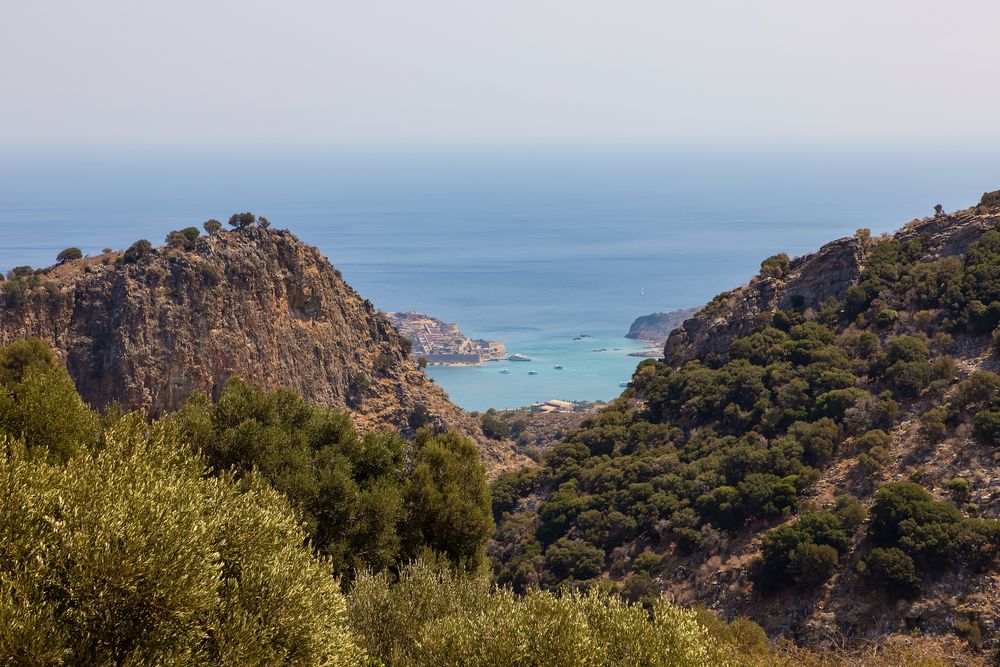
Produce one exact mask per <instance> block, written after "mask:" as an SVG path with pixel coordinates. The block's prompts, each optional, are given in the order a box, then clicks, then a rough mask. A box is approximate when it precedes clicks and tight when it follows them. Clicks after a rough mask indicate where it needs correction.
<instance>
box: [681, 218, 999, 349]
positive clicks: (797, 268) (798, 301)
mask: <svg viewBox="0 0 1000 667" xmlns="http://www.w3.org/2000/svg"><path fill="white" fill-rule="evenodd" d="M991 225H992V221H991V219H990V218H989V217H988V216H985V215H980V214H977V213H976V212H975V210H974V209H969V210H966V211H959V212H957V213H954V214H951V215H941V216H935V217H931V218H924V219H923V220H914V221H913V222H911V223H910V224H909V225H907V226H906V227H905V228H903V229H902V230H901V231H899V232H897V233H896V238H899V239H901V240H906V239H908V238H912V237H914V236H916V235H927V236H928V237H929V238H930V252H929V255H928V259H935V258H939V257H944V256H948V255H957V254H961V253H963V252H964V251H965V248H966V247H968V245H969V244H970V243H972V242H973V241H975V240H976V239H978V238H979V237H980V236H981V235H982V233H983V232H984V231H985V230H986V229H988V228H989V227H990V226H991ZM870 247H871V244H870V243H869V242H868V241H867V240H866V239H865V238H863V237H857V236H855V237H851V238H843V239H838V240H836V241H833V242H831V243H827V244H826V245H824V246H823V247H822V248H820V249H819V250H818V251H817V252H815V253H812V254H809V255H805V256H803V257H798V258H796V259H793V260H791V262H790V263H789V265H788V270H787V271H786V272H785V273H784V275H782V276H781V277H773V276H766V275H763V274H760V275H757V276H755V277H754V278H753V279H751V280H750V282H749V283H748V284H746V285H743V286H742V287H737V288H736V289H734V290H731V291H729V292H723V293H722V294H720V295H718V296H717V297H715V299H713V300H712V301H711V302H710V303H709V304H708V305H706V306H704V307H703V308H702V309H701V310H699V311H698V312H697V313H696V314H695V315H694V316H693V317H692V318H690V319H688V320H686V321H685V322H684V323H683V324H682V325H681V326H680V327H678V328H677V329H675V330H674V331H673V333H671V334H670V337H669V338H668V339H667V342H666V345H665V346H664V355H665V357H666V358H667V359H668V360H671V361H672V362H674V363H678V364H680V363H684V362H686V361H690V360H692V359H698V358H705V357H706V356H708V355H725V354H726V353H727V351H728V350H729V344H730V343H731V342H732V340H733V339H734V338H737V337H739V336H743V335H746V334H748V333H750V331H751V330H752V328H753V325H754V320H755V318H756V316H757V314H758V313H761V312H767V311H770V310H774V309H776V308H780V309H789V308H806V309H808V308H818V307H819V306H820V304H822V303H823V302H824V301H826V300H827V299H829V298H836V299H843V298H844V295H845V293H846V292H847V289H848V288H849V287H850V286H851V285H854V284H855V283H856V282H857V280H858V278H859V277H860V275H861V272H862V271H863V270H864V267H865V260H866V258H867V254H868V251H869V249H870Z"/></svg>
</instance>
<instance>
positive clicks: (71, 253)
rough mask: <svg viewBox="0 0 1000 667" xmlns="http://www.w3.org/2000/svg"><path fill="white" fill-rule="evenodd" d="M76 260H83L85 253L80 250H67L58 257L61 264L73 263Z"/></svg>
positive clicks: (57, 259)
mask: <svg viewBox="0 0 1000 667" xmlns="http://www.w3.org/2000/svg"><path fill="white" fill-rule="evenodd" d="M76 259H83V251H82V250H80V249H79V248H66V249H65V250H63V251H61V252H60V253H59V254H58V255H56V261H57V262H59V263H60V264H63V263H65V262H71V261H73V260H76Z"/></svg>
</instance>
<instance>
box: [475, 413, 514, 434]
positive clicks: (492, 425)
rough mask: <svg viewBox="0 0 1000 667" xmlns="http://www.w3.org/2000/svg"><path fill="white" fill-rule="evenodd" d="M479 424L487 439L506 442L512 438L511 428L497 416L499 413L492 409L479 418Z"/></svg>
mask: <svg viewBox="0 0 1000 667" xmlns="http://www.w3.org/2000/svg"><path fill="white" fill-rule="evenodd" d="M479 423H480V424H481V425H482V427H483V433H485V434H486V437H487V438H492V439H494V440H504V439H505V438H509V437H510V426H508V425H507V422H505V421H504V420H503V419H501V418H500V417H499V415H497V411H496V410H494V409H493V408H490V409H489V410H487V411H486V412H484V413H483V415H482V416H481V417H480V418H479Z"/></svg>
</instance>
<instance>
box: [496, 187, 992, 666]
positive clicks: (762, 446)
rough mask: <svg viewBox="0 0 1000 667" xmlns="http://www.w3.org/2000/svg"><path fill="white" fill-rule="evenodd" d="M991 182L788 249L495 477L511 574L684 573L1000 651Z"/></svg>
mask: <svg viewBox="0 0 1000 667" xmlns="http://www.w3.org/2000/svg"><path fill="white" fill-rule="evenodd" d="M991 202H992V200H990V199H989V198H987V197H984V200H983V202H982V203H981V204H980V205H979V206H977V207H974V208H970V209H967V210H964V211H959V212H957V213H954V214H944V213H941V214H939V215H936V216H934V217H932V218H925V219H921V220H914V221H912V222H910V223H909V224H907V225H906V226H905V227H903V228H902V229H901V230H900V231H899V232H897V233H896V234H894V235H886V236H883V237H880V238H873V237H871V236H870V234H868V233H867V231H866V230H859V232H858V234H857V235H856V236H855V237H853V238H849V239H841V240H838V241H834V242H832V243H830V244H828V245H826V246H824V247H823V248H821V249H820V250H819V251H818V252H816V253H814V254H811V255H807V256H805V257H801V258H797V259H790V258H788V257H786V256H783V255H776V256H774V257H770V258H768V259H767V260H765V261H764V262H763V264H762V266H761V273H760V275H758V276H756V277H755V278H754V279H753V280H751V281H750V282H749V283H748V284H747V285H744V286H742V287H739V288H737V289H735V290H732V291H730V292H726V293H724V294H721V295H719V296H718V297H717V298H716V299H714V300H713V301H712V302H711V303H710V304H708V305H707V306H705V307H704V308H702V309H701V310H700V311H699V312H698V313H697V314H695V315H694V316H693V317H692V318H690V319H688V320H687V321H686V322H685V323H684V324H683V326H682V327H681V328H680V329H678V330H677V331H675V332H674V333H673V334H672V335H671V336H670V338H669V340H668V341H667V343H666V346H665V358H664V359H662V360H648V361H645V362H643V363H642V364H640V365H639V367H638V368H637V370H636V373H635V375H634V377H633V381H632V385H631V387H630V388H629V389H627V390H626V391H625V392H624V393H623V394H622V396H621V397H620V398H619V399H618V400H617V401H615V402H613V403H612V404H611V405H610V406H609V407H608V408H606V409H605V410H603V411H602V412H600V413H599V414H597V415H595V416H593V417H589V418H587V419H586V420H585V421H584V423H583V424H581V426H580V428H579V429H577V430H575V431H573V432H571V433H569V434H568V435H567V436H566V437H565V438H564V440H563V442H562V443H560V444H558V445H555V446H554V447H553V448H552V449H551V451H549V452H548V453H546V454H545V455H544V458H543V461H542V465H541V467H540V468H537V469H527V470H524V471H521V472H519V473H511V474H505V475H504V476H502V477H501V478H500V480H499V481H498V483H497V485H496V487H495V490H494V513H495V515H496V516H497V518H498V522H499V525H498V530H497V535H496V538H495V539H494V541H493V544H492V545H491V548H490V552H491V556H492V558H493V561H494V567H495V571H496V572H497V575H498V577H499V579H500V580H501V581H502V582H506V583H510V584H511V585H513V586H515V587H530V586H532V585H541V586H553V587H556V586H560V585H563V584H566V583H570V584H571V585H574V586H580V587H584V588H588V587H591V586H602V587H603V586H608V585H613V586H617V587H618V588H619V589H620V590H621V591H622V592H623V593H624V594H626V595H627V596H629V597H630V598H632V599H636V600H651V599H653V598H654V597H655V596H657V595H659V594H660V593H661V592H666V593H668V594H669V595H670V596H671V597H673V598H674V599H676V600H679V601H683V602H685V603H698V604H703V605H706V606H708V607H710V608H711V609H713V610H715V611H717V612H718V613H720V614H722V615H723V616H725V617H727V618H732V617H735V616H738V615H746V616H749V617H751V618H753V619H754V620H756V621H757V622H759V623H761V625H762V626H763V627H764V629H765V630H766V631H767V632H768V633H769V634H770V635H772V636H774V637H784V638H788V639H792V640H794V641H796V642H799V643H803V644H808V645H812V646H822V645H827V646H830V645H840V644H842V643H845V642H847V643H850V642H854V643H859V642H864V641H866V640H870V639H874V638H878V637H880V636H883V635H885V634H890V633H900V634H907V633H918V634H933V635H949V636H958V637H960V638H961V639H962V640H963V641H965V642H967V643H968V644H969V645H970V646H973V647H975V648H979V649H986V650H989V651H995V650H996V649H998V648H1000V612H998V610H1000V472H998V471H1000V373H998V371H1000V231H998V230H1000V206H997V205H995V204H993V203H991ZM991 334H992V335H991ZM956 664H959V663H956Z"/></svg>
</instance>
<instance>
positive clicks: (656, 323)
mask: <svg viewBox="0 0 1000 667" xmlns="http://www.w3.org/2000/svg"><path fill="white" fill-rule="evenodd" d="M696 312H698V309H697V308H686V309H684V310H672V311H670V312H667V313H652V314H650V315H643V316H641V317H637V318H636V319H635V321H634V322H632V326H630V327H629V329H628V333H627V334H625V337H626V338H631V339H633V340H641V341H645V342H647V343H652V344H654V345H663V344H664V343H665V342H666V340H667V338H668V337H669V336H670V332H671V331H673V330H674V329H676V328H677V327H679V326H680V325H681V324H683V323H684V322H685V321H686V320H687V319H688V318H690V317H691V316H692V315H694V314H695V313H696Z"/></svg>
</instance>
